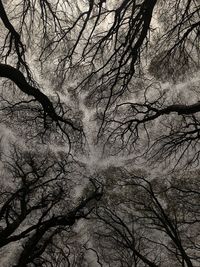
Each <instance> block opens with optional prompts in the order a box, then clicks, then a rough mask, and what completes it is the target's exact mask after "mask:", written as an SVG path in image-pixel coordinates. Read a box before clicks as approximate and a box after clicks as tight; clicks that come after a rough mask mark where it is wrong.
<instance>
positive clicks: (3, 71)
mask: <svg viewBox="0 0 200 267" xmlns="http://www.w3.org/2000/svg"><path fill="white" fill-rule="evenodd" d="M0 77H2V78H7V79H9V80H11V81H13V82H14V83H15V84H16V85H17V86H18V88H19V89H20V90H21V91H22V92H24V93H25V94H27V95H29V96H33V97H34V98H35V99H36V100H37V101H38V102H39V103H40V104H41V105H42V107H43V109H44V112H45V113H46V114H48V115H49V117H50V118H51V119H52V120H53V121H55V122H63V123H65V124H68V125H69V126H70V127H71V128H72V129H73V130H77V131H82V129H81V128H78V127H76V126H75V125H74V123H73V122H72V121H71V120H70V119H65V118H63V117H61V116H59V115H58V114H57V113H56V111H55V109H54V107H53V104H52V102H51V101H50V99H49V98H48V97H47V96H46V95H45V94H43V93H42V92H41V91H40V90H39V89H37V88H35V87H33V86H31V85H30V84H29V83H28V82H27V81H26V79H25V77H24V75H23V74H22V73H21V72H20V71H19V70H17V69H15V68H13V67H12V66H10V65H7V64H0Z"/></svg>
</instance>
